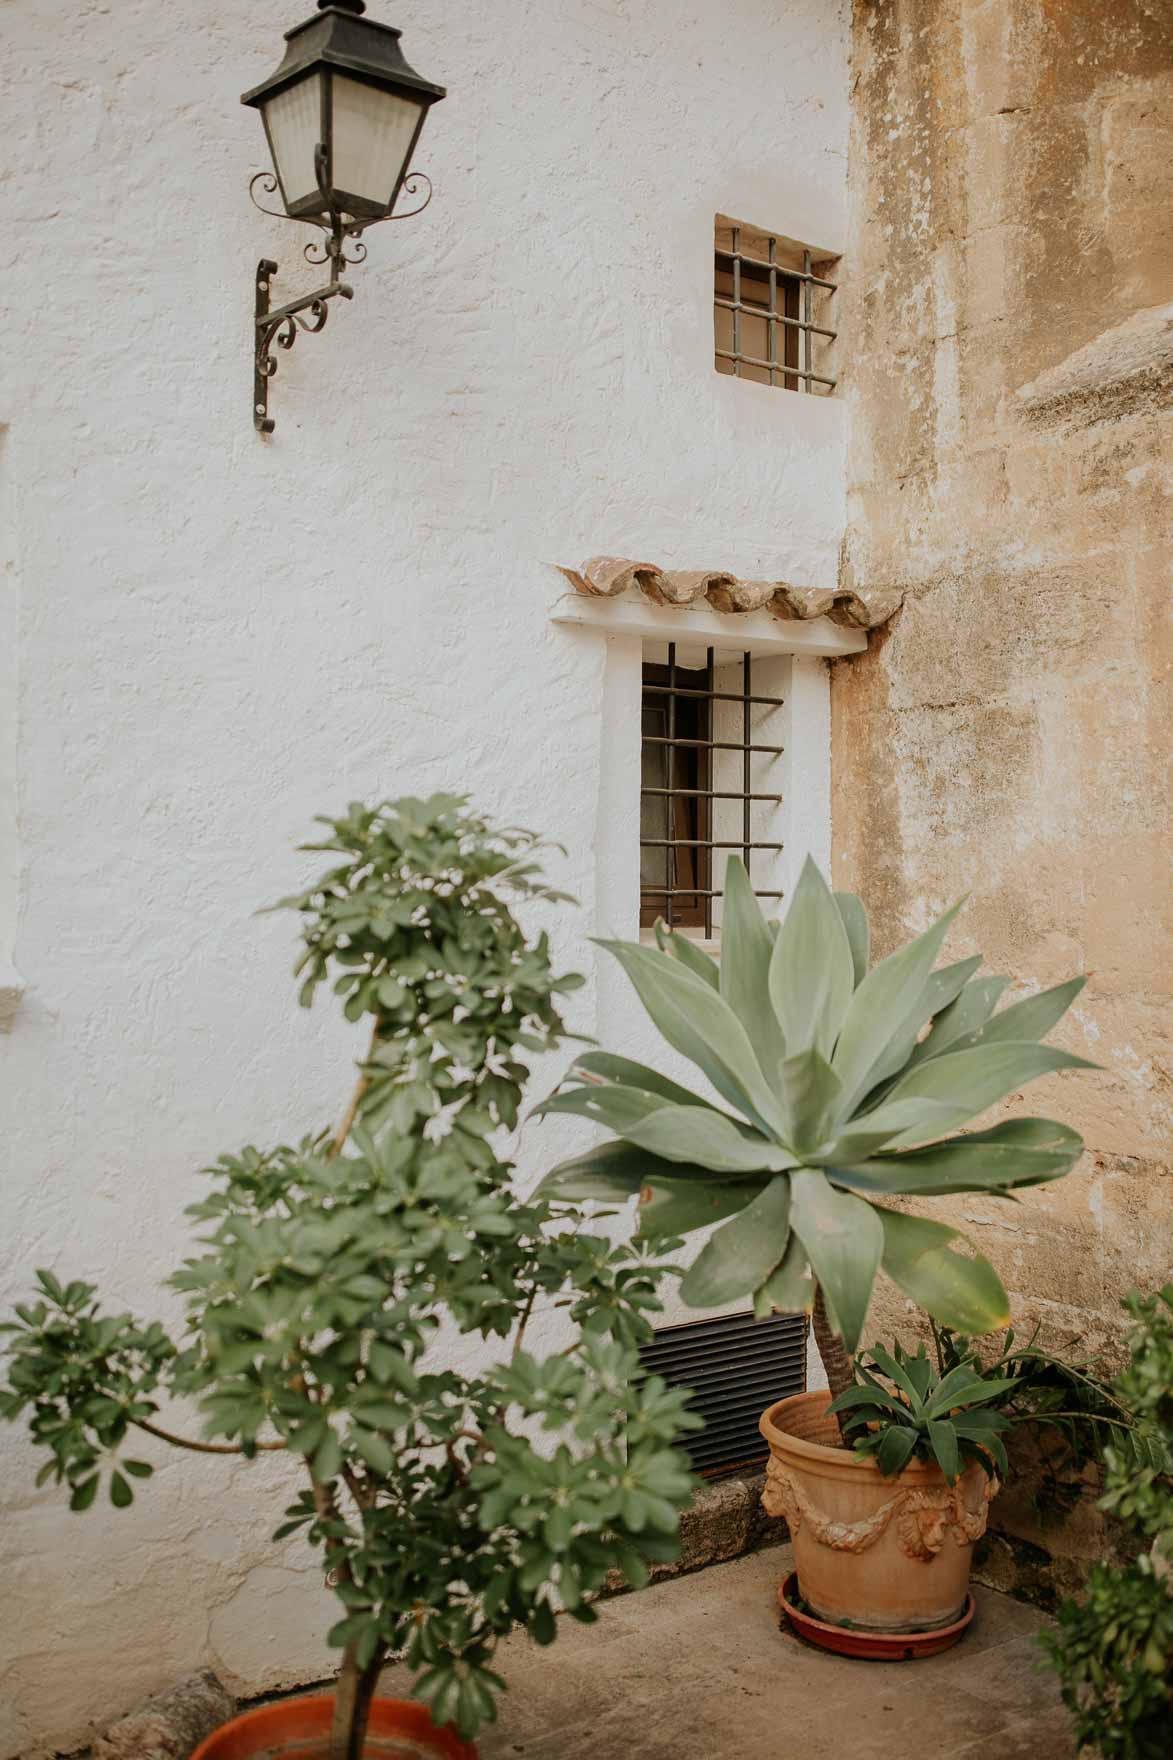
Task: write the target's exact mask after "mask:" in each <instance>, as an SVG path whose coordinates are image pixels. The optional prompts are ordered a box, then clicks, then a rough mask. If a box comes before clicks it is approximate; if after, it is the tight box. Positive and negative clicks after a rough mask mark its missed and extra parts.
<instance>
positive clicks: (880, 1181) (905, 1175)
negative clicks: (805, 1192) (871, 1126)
mask: <svg viewBox="0 0 1173 1760" xmlns="http://www.w3.org/2000/svg"><path fill="white" fill-rule="evenodd" d="M1082 1154H1083V1138H1082V1137H1081V1136H1080V1135H1079V1132H1078V1131H1073V1130H1071V1129H1069V1128H1068V1126H1067V1125H1064V1124H1055V1123H1054V1122H1053V1120H1051V1119H1049V1118H1008V1119H1005V1120H1004V1121H1003V1122H1002V1123H1001V1124H998V1125H995V1126H994V1127H993V1129H992V1130H988V1131H971V1132H969V1133H968V1134H967V1135H966V1136H962V1137H952V1138H950V1139H949V1140H948V1141H946V1142H943V1143H932V1144H930V1145H929V1147H928V1148H925V1149H903V1150H899V1151H897V1152H896V1153H895V1154H891V1155H889V1154H880V1155H877V1156H876V1158H875V1159H874V1160H865V1161H861V1162H857V1163H852V1164H850V1165H847V1166H843V1167H839V1166H836V1167H832V1168H831V1169H830V1170H829V1175H830V1178H831V1179H833V1180H834V1181H835V1183H836V1185H843V1186H847V1187H848V1188H849V1189H850V1190H851V1191H857V1192H878V1193H897V1192H902V1193H907V1194H909V1195H915V1194H916V1193H918V1192H919V1193H922V1194H925V1195H929V1194H931V1195H933V1196H939V1195H942V1196H943V1195H945V1194H946V1193H949V1192H976V1191H997V1190H1006V1191H1008V1190H1011V1189H1012V1188H1014V1187H1015V1186H1034V1185H1042V1184H1043V1183H1044V1182H1045V1181H1047V1180H1052V1179H1059V1178H1061V1176H1062V1175H1063V1174H1065V1173H1068V1172H1070V1170H1071V1169H1072V1168H1073V1167H1074V1166H1075V1163H1076V1162H1077V1161H1078V1160H1079V1157H1080V1156H1081V1155H1082Z"/></svg>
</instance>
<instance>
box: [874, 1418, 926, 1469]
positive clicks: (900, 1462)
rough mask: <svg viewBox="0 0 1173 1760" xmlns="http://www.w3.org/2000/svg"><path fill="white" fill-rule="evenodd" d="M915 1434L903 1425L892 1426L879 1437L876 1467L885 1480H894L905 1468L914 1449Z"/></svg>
mask: <svg viewBox="0 0 1173 1760" xmlns="http://www.w3.org/2000/svg"><path fill="white" fill-rule="evenodd" d="M916 1438H917V1432H916V1431H915V1430H913V1429H911V1428H906V1427H905V1426H904V1425H897V1424H893V1425H892V1427H891V1428H890V1429H888V1430H885V1431H884V1433H883V1435H882V1436H881V1437H880V1441H879V1444H878V1446H877V1448H876V1465H877V1466H878V1467H879V1469H880V1471H881V1473H882V1474H883V1475H884V1477H885V1479H894V1478H895V1477H896V1475H897V1473H898V1472H899V1471H900V1469H901V1468H902V1467H906V1466H907V1465H908V1462H909V1458H910V1456H911V1454H912V1451H913V1449H914V1448H915V1447H916Z"/></svg>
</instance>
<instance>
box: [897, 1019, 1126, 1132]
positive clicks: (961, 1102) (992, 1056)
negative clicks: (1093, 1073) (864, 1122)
mask: <svg viewBox="0 0 1173 1760" xmlns="http://www.w3.org/2000/svg"><path fill="white" fill-rule="evenodd" d="M1095 1067H1096V1066H1095V1064H1092V1063H1089V1062H1088V1060H1087V1059H1086V1058H1085V1057H1076V1056H1074V1055H1073V1054H1072V1053H1071V1052H1069V1051H1060V1050H1059V1049H1058V1048H1057V1047H1056V1046H1053V1045H1037V1044H1034V1043H1029V1044H1023V1043H1021V1042H1019V1041H1018V1040H1007V1041H1005V1042H1004V1043H1002V1044H995V1045H975V1046H974V1047H972V1049H970V1050H968V1051H946V1052H943V1053H942V1055H941V1056H940V1057H933V1058H930V1059H929V1061H928V1062H927V1063H922V1064H918V1066H917V1067H916V1068H915V1069H913V1070H910V1071H909V1072H908V1074H907V1075H905V1076H902V1077H901V1079H900V1080H899V1081H898V1082H897V1083H896V1085H895V1087H894V1088H893V1089H892V1091H891V1093H890V1094H889V1096H888V1098H887V1100H885V1102H884V1104H883V1106H882V1107H880V1108H879V1112H878V1113H876V1114H873V1115H872V1116H873V1117H879V1115H880V1114H881V1113H884V1112H886V1111H887V1109H888V1107H890V1106H897V1105H899V1104H900V1103H901V1102H902V1101H905V1100H928V1101H931V1102H932V1103H933V1104H934V1105H936V1106H940V1107H943V1108H944V1109H945V1111H946V1113H947V1114H948V1117H947V1121H946V1122H942V1121H941V1120H938V1121H937V1122H936V1124H935V1125H934V1127H933V1132H932V1134H933V1135H937V1136H943V1135H944V1134H945V1132H946V1131H951V1130H955V1129H956V1128H957V1126H958V1125H959V1124H965V1123H966V1122H967V1120H969V1119H971V1118H973V1117H974V1116H975V1114H977V1113H979V1112H984V1111H985V1110H986V1107H987V1106H992V1105H993V1104H994V1102H995V1101H996V1100H1001V1099H1004V1098H1005V1096H1006V1095H1007V1094H1009V1093H1012V1092H1013V1091H1014V1089H1016V1088H1021V1087H1025V1085H1026V1083H1027V1082H1033V1081H1034V1080H1035V1079H1036V1077H1038V1076H1045V1075H1049V1074H1050V1073H1051V1072H1052V1071H1054V1070H1059V1069H1094V1068H1095ZM869 1122H870V1120H869ZM928 1134H929V1133H928V1132H926V1131H923V1130H921V1129H919V1128H918V1127H917V1126H916V1125H913V1126H911V1127H910V1128H909V1129H908V1130H905V1131H902V1132H901V1133H900V1135H899V1136H897V1137H895V1138H893V1140H892V1147H893V1148H895V1149H904V1148H912V1147H913V1146H914V1145H915V1144H917V1143H922V1142H924V1141H925V1138H926V1136H927V1135H928Z"/></svg>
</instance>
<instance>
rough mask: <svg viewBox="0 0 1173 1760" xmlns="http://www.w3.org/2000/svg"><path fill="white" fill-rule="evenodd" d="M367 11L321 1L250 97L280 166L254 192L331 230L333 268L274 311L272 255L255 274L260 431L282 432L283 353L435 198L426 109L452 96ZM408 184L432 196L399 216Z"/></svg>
mask: <svg viewBox="0 0 1173 1760" xmlns="http://www.w3.org/2000/svg"><path fill="white" fill-rule="evenodd" d="M365 11H366V6H365V0H318V13H317V15H316V16H314V17H312V18H308V19H306V20H305V22H304V23H303V24H299V25H295V26H294V28H293V29H292V30H291V31H287V32H286V34H285V40H286V42H287V44H288V45H289V46H288V48H287V49H286V52H285V59H284V60H283V61H282V63H281V65H280V67H279V68H278V69H277V71H276V72H275V73H274V74H272V75H271V76H270V78H269V79H267V80H265V81H263V82H262V84H261V85H259V86H254V87H253V89H252V90H251V91H248V92H245V94H244V96H243V97H242V98H241V103H242V104H248V105H251V106H252V107H253V108H255V109H258V110H259V111H260V113H261V120H262V122H263V123H264V127H265V137H266V139H267V141H268V143H269V151H270V153H271V155H272V159H273V170H272V171H271V172H269V171H259V172H258V173H257V174H256V176H255V177H254V178H253V179H252V181H251V183H250V184H249V194H250V196H251V197H252V199H253V202H254V204H255V205H256V206H257V207H258V208H260V210H261V212H262V213H264V214H273V215H276V216H278V217H281V218H284V217H286V216H288V218H289V219H291V220H300V221H303V222H304V223H305V224H306V225H309V226H315V227H317V228H319V229H320V230H321V231H322V232H323V233H325V234H326V237H325V238H324V239H322V240H316V239H315V240H311V242H310V243H309V244H308V245H307V246H306V247H305V251H304V255H305V258H306V261H307V262H310V263H315V264H329V276H330V279H329V281H328V283H327V285H326V286H325V287H321V288H318V289H316V290H315V291H314V292H313V293H307V294H303V295H302V296H301V297H300V298H298V299H295V300H290V301H289V302H288V303H287V304H286V305H283V306H278V307H277V308H276V309H273V307H272V305H271V301H270V293H271V283H272V279H273V276H274V275H275V274H276V273H277V265H276V263H274V262H273V261H272V260H271V259H270V258H268V257H263V258H262V259H261V262H260V263H259V264H258V266H257V274H256V304H255V349H254V362H253V422H254V424H255V426H256V429H257V432H258V433H259V434H271V433H272V432H273V429H274V426H275V423H274V421H273V419H272V417H271V416H270V415H269V407H268V406H269V392H268V387H269V380H270V379H271V378H272V377H273V374H274V373H275V372H276V371H277V357H276V355H275V354H274V353H273V348H274V345H276V346H277V347H280V348H285V349H289V348H292V347H293V344H294V343H295V342H296V340H297V333H298V330H299V329H300V330H304V331H306V332H307V333H308V334H311V335H312V334H313V333H314V332H316V331H318V330H321V329H322V328H323V326H324V325H325V322H326V319H327V317H328V316H329V306H328V304H327V302H328V301H329V300H332V299H334V298H336V297H340V298H342V299H352V298H353V297H354V290H353V288H351V287H349V286H348V285H347V283H346V282H345V281H343V280H342V271H343V270H344V269H346V268H351V267H353V266H354V265H355V264H357V263H361V262H362V261H363V260H364V259H365V257H366V254H367V253H366V246H365V244H363V243H362V234H363V232H364V231H365V230H366V228H367V227H368V226H377V225H378V224H379V223H380V222H381V221H384V220H406V219H408V218H409V217H410V216H411V215H412V214H418V213H420V212H421V211H422V210H423V209H424V208H426V207H427V205H428V202H429V201H430V200H431V195H432V186H431V183H430V182H429V180H428V178H426V177H425V176H424V175H423V173H422V172H410V171H409V166H410V164H411V158H412V154H413V153H414V152H415V148H416V143H417V141H418V140H419V137H420V131H421V130H422V128H423V125H424V120H425V118H426V117H427V113H428V110H429V109H430V108H431V106H432V105H433V104H434V103H436V102H437V101H438V100H439V99H441V98H443V97H444V95H445V93H444V88H443V86H437V85H433V84H432V82H431V81H430V80H425V79H421V78H420V76H419V74H418V73H416V71H415V69H414V68H412V67H409V66H408V64H407V62H406V61H405V60H404V58H403V52H402V50H401V49H400V47H399V32H398V31H397V30H395V29H393V28H392V26H390V25H385V24H376V23H375V22H374V21H373V20H371V19H366V18H363V17H362V16H361V15H362V14H363V13H364V12H365ZM258 185H259V186H260V189H261V191H262V193H263V194H265V195H268V196H279V198H280V200H281V202H282V203H283V204H284V206H283V208H282V209H278V208H268V207H266V206H265V204H264V203H263V202H262V201H260V200H259V199H258V196H257V187H258ZM405 187H406V189H407V191H408V194H409V195H416V194H419V193H421V192H426V193H424V195H423V200H422V201H421V202H418V203H417V205H416V206H415V207H413V208H409V209H408V210H407V211H406V212H402V213H399V214H395V213H393V212H392V209H393V208H394V206H395V203H396V202H397V200H398V199H399V195H400V192H401V191H402V190H403V189H404V188H405ZM348 253H349V254H348Z"/></svg>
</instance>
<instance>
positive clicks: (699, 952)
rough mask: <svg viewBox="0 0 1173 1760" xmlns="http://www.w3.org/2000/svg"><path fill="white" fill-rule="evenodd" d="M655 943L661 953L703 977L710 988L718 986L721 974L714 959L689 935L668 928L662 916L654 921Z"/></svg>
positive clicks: (717, 987)
mask: <svg viewBox="0 0 1173 1760" xmlns="http://www.w3.org/2000/svg"><path fill="white" fill-rule="evenodd" d="M656 945H657V946H658V947H659V949H660V952H661V953H667V954H669V955H670V956H671V957H672V958H673V959H678V960H679V961H680V963H681V965H682V966H685V967H687V969H688V970H689V971H690V972H692V973H693V974H694V975H695V976H696V977H698V978H703V979H704V981H705V983H706V984H708V985H710V986H711V988H712V989H714V990H717V989H719V988H720V984H721V974H720V968H719V967H718V965H717V962H716V960H715V959H712V958H711V957H710V955H709V954H707V953H706V952H705V950H704V948H703V947H698V946H697V944H696V942H695V941H693V940H692V938H691V937H690V936H688V935H682V934H681V933H680V931H679V930H678V929H669V927H668V925H667V924H666V923H665V922H664V920H663V918H662V917H661V918H660V919H659V920H658V921H657V923H656Z"/></svg>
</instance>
